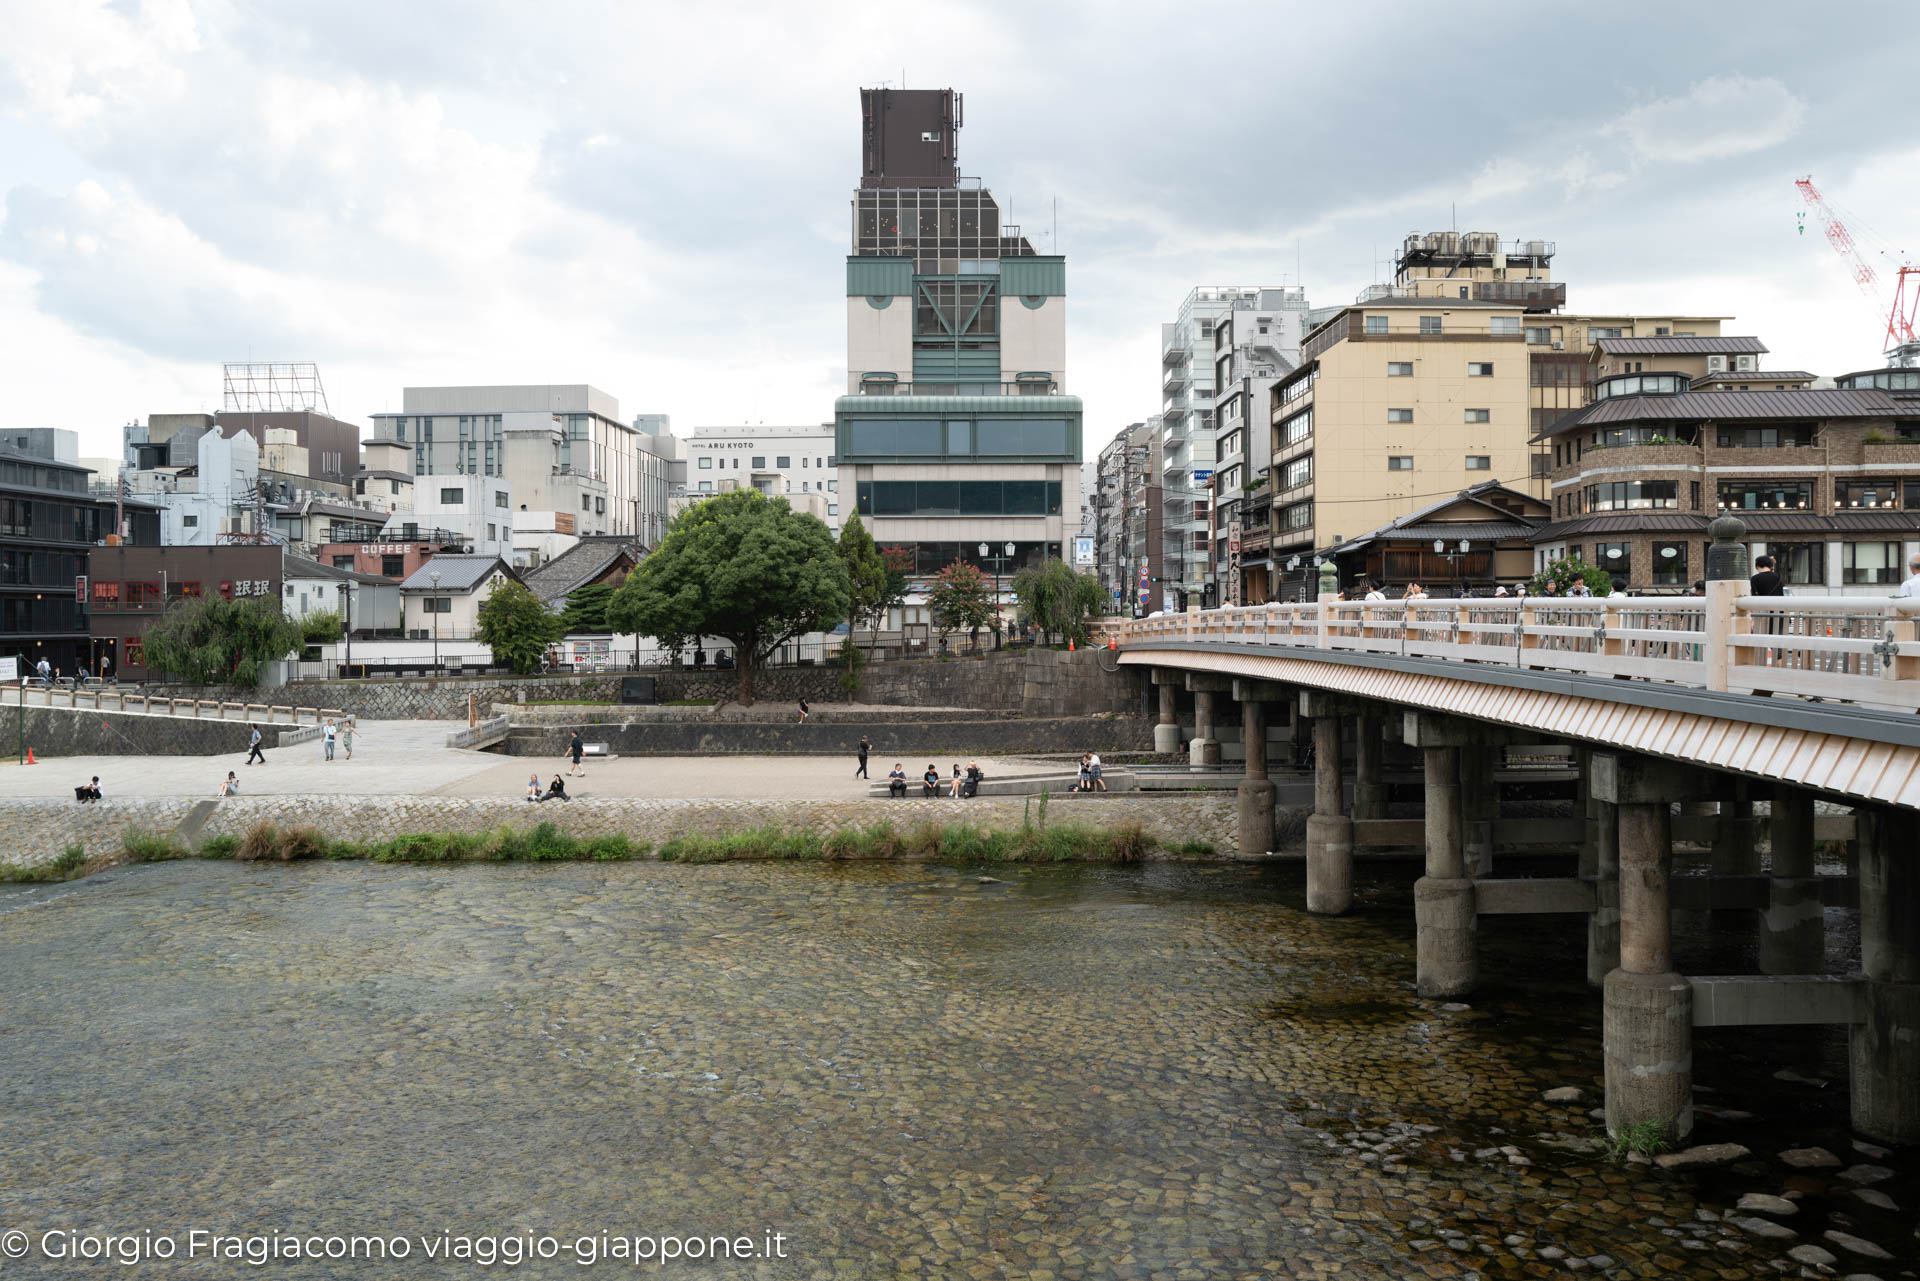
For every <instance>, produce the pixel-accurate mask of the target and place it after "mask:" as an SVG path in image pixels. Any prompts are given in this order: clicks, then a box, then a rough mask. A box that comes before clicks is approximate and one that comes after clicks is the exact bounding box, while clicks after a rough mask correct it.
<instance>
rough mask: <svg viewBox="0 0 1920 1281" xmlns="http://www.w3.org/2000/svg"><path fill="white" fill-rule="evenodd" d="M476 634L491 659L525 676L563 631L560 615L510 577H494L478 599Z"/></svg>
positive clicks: (563, 633) (564, 632)
mask: <svg viewBox="0 0 1920 1281" xmlns="http://www.w3.org/2000/svg"><path fill="white" fill-rule="evenodd" d="M479 621H480V626H479V629H478V631H477V632H476V635H478V636H479V638H480V642H481V643H482V644H484V645H485V646H486V647H487V648H488V649H491V650H492V651H493V661H494V662H496V663H505V664H506V665H507V666H508V667H510V668H512V669H513V671H514V674H515V675H518V676H525V675H527V674H529V673H530V672H533V671H535V670H536V669H538V668H539V666H540V657H541V655H543V654H545V653H546V652H547V647H548V646H549V645H552V644H553V643H554V642H555V641H557V640H559V639H560V638H561V637H562V636H565V635H566V634H567V625H566V623H565V622H563V621H562V620H561V617H560V615H558V614H555V613H553V612H551V611H550V610H548V608H547V607H546V604H545V603H544V602H543V601H542V600H541V599H540V598H539V597H538V596H535V595H534V594H533V593H532V592H531V591H528V590H527V588H526V587H525V586H524V585H522V584H520V583H516V582H515V581H514V580H513V579H511V578H505V577H502V578H500V579H497V580H496V581H495V582H494V584H493V587H492V588H491V589H490V590H489V591H488V592H487V598H486V599H485V600H483V601H481V602H480V611H479Z"/></svg>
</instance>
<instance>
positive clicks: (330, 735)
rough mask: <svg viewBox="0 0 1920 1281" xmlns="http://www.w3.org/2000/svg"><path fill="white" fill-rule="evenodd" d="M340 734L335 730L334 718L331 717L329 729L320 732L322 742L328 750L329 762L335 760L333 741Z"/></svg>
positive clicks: (327, 757)
mask: <svg viewBox="0 0 1920 1281" xmlns="http://www.w3.org/2000/svg"><path fill="white" fill-rule="evenodd" d="M338 732H339V731H337V730H335V729H334V727H333V717H331V716H329V717H327V727H326V728H325V729H323V730H321V731H320V741H321V743H323V744H324V745H325V746H326V749H327V754H326V758H325V759H327V760H332V759H333V739H334V735H335V734H336V733H338Z"/></svg>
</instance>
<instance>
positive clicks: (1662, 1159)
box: [1653, 1143, 1752, 1170]
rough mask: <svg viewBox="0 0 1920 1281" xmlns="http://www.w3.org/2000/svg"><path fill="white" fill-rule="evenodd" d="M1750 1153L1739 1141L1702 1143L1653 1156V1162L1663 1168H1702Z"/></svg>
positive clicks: (1737, 1158) (1733, 1159) (1721, 1163)
mask: <svg viewBox="0 0 1920 1281" xmlns="http://www.w3.org/2000/svg"><path fill="white" fill-rule="evenodd" d="M1750 1155H1752V1153H1751V1152H1750V1151H1749V1150H1748V1149H1747V1148H1745V1147H1743V1146H1741V1145H1740V1144H1738V1143H1701V1144H1698V1145H1696V1146H1694V1147H1690V1148H1682V1149H1680V1151H1678V1152H1662V1153H1661V1154H1660V1155H1659V1156H1657V1157H1655V1158H1653V1163H1654V1164H1655V1165H1657V1166H1659V1167H1660V1168H1661V1169H1663V1170H1700V1169H1705V1168H1706V1167H1707V1166H1712V1165H1726V1164H1727V1163H1729V1162H1731V1161H1738V1160H1740V1159H1741V1158H1742V1157H1746V1156H1750Z"/></svg>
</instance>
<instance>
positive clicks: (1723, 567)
mask: <svg viewBox="0 0 1920 1281" xmlns="http://www.w3.org/2000/svg"><path fill="white" fill-rule="evenodd" d="M1707 532H1708V533H1709V534H1711V535H1713V542H1712V544H1711V545H1710V546H1709V547H1708V548H1707V581H1708V582H1710V583H1716V582H1725V581H1727V580H1729V579H1744V578H1746V577H1747V545H1746V544H1745V543H1743V542H1741V541H1740V540H1741V539H1743V538H1745V537H1746V534H1747V523H1746V522H1745V521H1743V520H1741V519H1740V518H1739V517H1738V516H1735V515H1732V514H1731V513H1727V514H1722V515H1719V516H1716V517H1714V518H1713V520H1711V521H1710V522H1708V524H1707Z"/></svg>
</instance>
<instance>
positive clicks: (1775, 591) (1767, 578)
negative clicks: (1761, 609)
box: [1747, 556, 1787, 596]
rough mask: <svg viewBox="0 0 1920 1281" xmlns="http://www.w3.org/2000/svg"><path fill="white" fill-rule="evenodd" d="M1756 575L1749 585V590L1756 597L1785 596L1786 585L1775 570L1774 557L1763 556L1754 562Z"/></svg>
mask: <svg viewBox="0 0 1920 1281" xmlns="http://www.w3.org/2000/svg"><path fill="white" fill-rule="evenodd" d="M1753 568H1754V575H1753V578H1752V580H1751V581H1750V582H1749V583H1748V584H1747V586H1748V590H1749V591H1750V592H1751V594H1752V595H1755V596H1785V595H1786V594H1787V587H1786V584H1785V583H1783V582H1782V581H1781V580H1780V575H1779V574H1778V573H1777V572H1776V571H1775V570H1774V567H1773V557H1771V556H1762V557H1760V558H1759V559H1758V560H1756V561H1754V562H1753Z"/></svg>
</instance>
